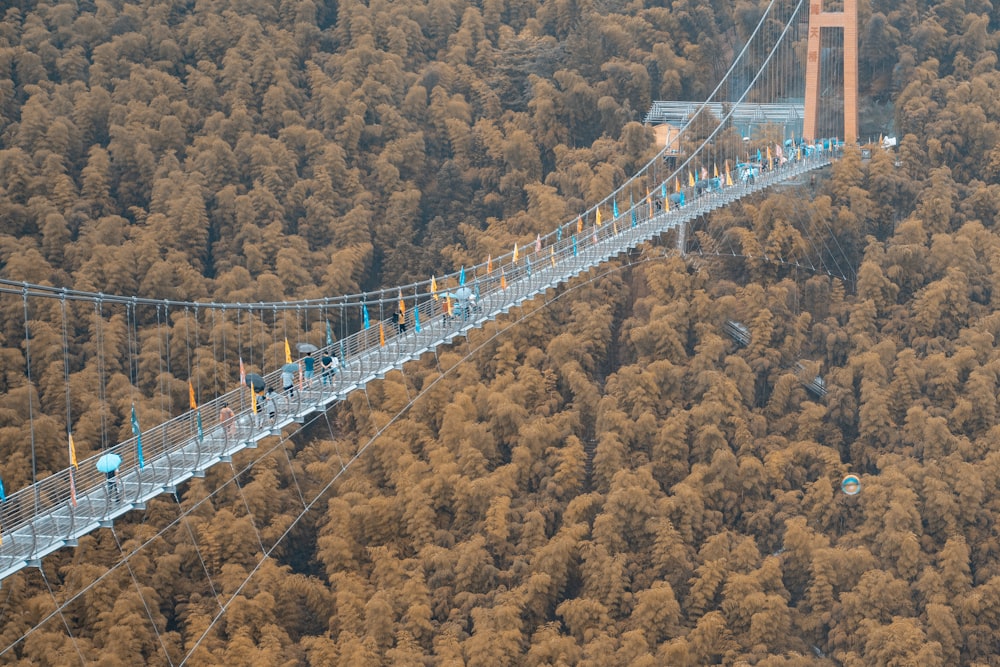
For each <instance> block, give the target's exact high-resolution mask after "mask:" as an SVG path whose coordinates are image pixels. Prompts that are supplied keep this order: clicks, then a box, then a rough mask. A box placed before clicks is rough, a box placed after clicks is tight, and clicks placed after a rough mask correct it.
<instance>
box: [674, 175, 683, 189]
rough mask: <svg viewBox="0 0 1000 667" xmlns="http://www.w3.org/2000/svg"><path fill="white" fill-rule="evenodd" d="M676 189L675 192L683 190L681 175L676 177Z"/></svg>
mask: <svg viewBox="0 0 1000 667" xmlns="http://www.w3.org/2000/svg"><path fill="white" fill-rule="evenodd" d="M674 191H675V192H680V191H681V177H680V176H678V177H677V178H675V179H674Z"/></svg>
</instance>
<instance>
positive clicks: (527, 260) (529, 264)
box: [524, 257, 531, 278]
mask: <svg viewBox="0 0 1000 667" xmlns="http://www.w3.org/2000/svg"><path fill="white" fill-rule="evenodd" d="M524 261H525V262H527V263H528V277H529V278H530V277H531V258H530V257H525V258H524Z"/></svg>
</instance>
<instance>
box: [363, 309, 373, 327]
mask: <svg viewBox="0 0 1000 667" xmlns="http://www.w3.org/2000/svg"><path fill="white" fill-rule="evenodd" d="M361 317H363V318H364V320H365V329H367V328H368V327H370V326H371V322H370V321H369V320H368V306H366V305H365V304H361Z"/></svg>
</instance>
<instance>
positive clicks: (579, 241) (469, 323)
mask: <svg viewBox="0 0 1000 667" xmlns="http://www.w3.org/2000/svg"><path fill="white" fill-rule="evenodd" d="M830 160H831V155H830V154H829V153H827V152H821V153H817V154H815V155H813V156H810V157H808V158H806V159H804V160H801V161H797V162H789V163H787V164H785V165H782V166H781V167H779V168H777V169H775V170H773V171H768V172H764V173H763V174H761V175H760V176H759V177H757V179H756V180H755V181H754V182H753V183H752V184H746V185H745V184H737V185H734V186H730V187H719V188H716V189H703V190H700V189H699V188H685V191H686V194H687V195H688V197H687V201H688V203H687V205H685V206H684V207H681V208H677V207H674V208H671V209H670V210H666V206H664V207H663V208H662V209H660V210H656V208H655V207H650V206H649V205H648V203H647V202H645V201H643V202H640V203H639V204H637V205H636V206H634V207H633V208H631V209H627V210H626V211H625V212H624V213H623V214H622V215H620V216H618V217H617V218H615V219H613V220H609V221H607V222H605V223H604V224H603V225H601V226H599V227H596V226H595V227H591V228H590V229H588V230H586V232H585V233H583V234H568V233H564V234H561V235H560V236H559V237H552V236H549V237H547V239H548V241H549V242H548V243H547V244H546V245H544V246H542V247H540V248H539V247H535V246H528V247H526V248H525V252H524V255H523V256H522V257H519V258H518V260H517V261H516V262H514V261H510V262H507V263H505V264H499V263H498V265H497V266H496V267H495V268H493V269H492V270H491V271H484V272H483V273H482V274H481V275H474V276H473V277H472V278H471V280H470V281H468V282H467V283H466V284H465V285H462V286H460V287H461V288H464V289H466V290H468V294H470V295H471V297H465V298H456V296H458V295H457V294H456V292H457V290H458V289H459V287H456V286H450V287H449V286H445V287H443V288H442V289H441V290H439V291H438V292H437V293H436V294H431V293H426V294H423V295H421V298H422V300H420V301H418V302H417V303H416V305H415V306H413V307H411V309H410V310H409V311H408V312H407V313H406V317H405V319H404V321H405V322H406V326H405V329H404V328H400V327H398V326H397V325H396V324H395V323H394V322H391V321H388V320H375V321H373V322H371V324H370V326H369V327H368V328H365V329H362V330H360V331H358V332H356V333H354V334H352V335H350V336H347V337H346V338H344V339H342V340H340V341H336V342H334V343H333V345H330V346H327V347H325V348H322V349H321V350H320V351H319V352H317V353H314V354H315V355H316V356H319V355H323V354H330V355H336V356H337V357H338V358H339V362H340V368H339V370H338V372H337V373H336V374H335V375H334V376H333V378H332V379H331V380H330V382H329V383H328V382H327V381H326V380H327V379H326V378H323V374H322V372H321V369H319V367H318V365H317V373H316V376H315V377H314V378H313V379H312V380H311V382H309V383H306V382H304V380H303V378H302V374H301V373H300V374H299V376H298V382H297V383H296V384H297V386H296V387H295V390H294V391H293V392H290V393H288V392H281V393H280V394H279V397H278V398H277V399H276V402H277V403H278V405H277V408H278V410H277V412H278V415H277V417H276V419H275V420H274V422H271V421H270V420H269V419H268V415H267V414H261V413H260V412H257V413H255V412H254V410H253V400H252V398H251V395H250V390H249V388H247V387H239V388H236V389H234V390H232V391H229V392H227V393H225V394H223V395H221V396H218V397H216V398H214V399H213V400H211V401H208V402H206V403H204V404H203V405H202V406H201V407H200V408H198V409H197V410H191V411H188V412H186V413H184V414H181V415H179V416H177V417H174V418H173V419H171V420H169V421H167V422H165V423H163V424H159V425H157V426H154V427H153V428H150V429H148V430H145V431H143V432H142V433H141V438H142V449H143V459H144V465H143V466H140V465H139V458H138V449H137V446H136V445H137V443H136V438H135V437H133V438H130V439H128V440H126V441H124V442H121V443H118V444H117V445H115V446H113V447H111V448H109V449H107V450H104V451H102V452H99V453H97V454H95V455H93V456H91V457H89V458H87V459H85V460H83V461H81V462H80V465H79V467H77V468H67V469H64V470H61V471H58V472H56V473H55V474H53V475H51V476H49V477H46V478H44V479H41V480H38V481H37V482H35V483H34V484H33V485H31V486H29V487H26V488H24V489H20V490H19V491H17V492H16V493H12V494H11V495H9V496H8V497H7V500H6V501H5V502H3V503H0V535H2V544H0V580H2V579H3V578H4V577H6V576H7V575H9V574H11V573H13V572H16V571H17V570H20V569H21V568H23V567H25V566H29V565H36V564H37V563H38V561H39V559H41V558H42V557H44V556H45V555H47V554H49V553H51V552H53V551H55V550H57V549H59V548H61V547H63V546H70V545H73V544H75V540H76V539H77V538H78V537H79V536H81V535H84V534H86V533H88V532H90V531H92V530H94V529H96V528H98V527H99V526H102V525H109V523H110V522H111V521H112V520H113V519H114V518H116V517H118V516H121V515H122V514H124V513H125V512H127V511H129V510H131V509H137V508H141V507H143V506H144V503H145V502H146V501H147V500H149V499H150V498H153V497H155V496H156V495H159V494H161V493H164V492H170V491H172V490H174V488H175V487H176V485H178V484H180V483H182V482H184V481H187V480H188V479H190V478H191V477H195V476H201V475H203V474H204V471H205V470H206V469H207V468H209V467H211V466H212V465H215V464H216V463H219V462H221V461H226V460H228V458H229V457H231V456H232V455H233V454H234V453H236V452H238V451H240V450H242V449H244V448H248V447H251V448H252V447H255V446H256V443H257V441H259V440H261V439H262V438H265V437H268V436H270V435H277V434H278V433H280V431H279V429H280V428H282V427H284V426H286V425H288V424H291V423H293V422H297V421H301V420H302V419H303V418H304V417H305V416H307V415H308V414H310V413H313V412H316V411H318V410H325V409H327V408H328V407H329V406H330V405H332V404H333V403H335V402H336V401H339V400H341V399H343V398H344V397H345V396H346V395H347V394H348V393H349V392H351V391H353V390H354V389H356V388H359V387H362V386H364V385H365V384H366V383H367V382H369V381H370V380H372V379H374V378H378V377H384V375H385V373H386V372H388V371H390V370H393V369H398V368H401V367H402V365H403V364H404V363H405V362H406V361H409V360H412V359H416V358H418V357H420V355H421V354H423V353H424V352H426V351H428V350H431V349H433V348H434V347H436V346H438V345H441V344H444V343H447V342H450V341H451V340H453V339H454V338H455V337H457V336H460V335H462V334H464V333H465V332H467V331H469V330H470V329H472V328H476V327H478V326H481V325H482V324H483V323H485V322H487V321H489V320H492V319H494V318H496V317H497V316H498V315H500V314H502V313H505V312H507V311H509V310H510V309H511V308H514V307H516V306H518V305H520V304H521V303H523V302H525V301H527V300H529V299H531V298H533V297H534V296H536V295H538V294H539V293H542V292H544V291H545V290H547V289H549V288H552V287H556V286H558V285H559V284H561V283H563V282H565V281H567V280H568V279H570V278H572V277H573V276H576V275H579V274H580V273H582V272H584V271H586V270H588V269H590V268H591V267H594V266H597V265H599V264H601V263H602V262H604V261H606V260H608V259H610V258H612V257H614V256H616V255H618V254H620V253H622V252H626V251H628V250H630V249H632V248H634V247H636V246H637V245H639V244H641V243H643V242H645V241H648V240H651V239H653V238H655V237H657V236H659V235H661V234H663V233H665V232H667V231H669V230H671V229H673V228H676V227H678V226H679V225H682V224H684V223H686V222H687V221H689V220H691V219H693V218H696V217H698V216H701V215H703V214H705V213H707V212H709V211H712V210H714V209H717V208H720V207H723V206H726V205H728V204H730V203H732V202H733V201H736V200H738V199H740V198H742V197H745V196H747V195H748V194H751V193H754V192H757V191H760V190H763V189H765V188H767V187H769V186H771V185H773V184H775V183H777V182H781V181H784V180H788V179H792V178H794V177H796V176H797V175H799V174H801V173H804V172H806V171H810V170H812V169H817V168H820V167H822V166H824V165H826V164H829V162H830ZM458 294H461V295H464V294H465V293H458ZM435 296H436V298H435ZM449 306H450V312H449ZM414 310H415V311H416V314H414V312H413V311H414ZM418 323H419V325H418ZM280 374H281V370H280V369H279V370H275V371H272V372H270V373H267V374H265V375H264V376H263V377H264V379H265V384H266V385H267V386H269V387H275V388H280V387H281V384H280V382H279V380H280ZM224 403H228V405H229V406H230V407H231V409H233V411H234V412H235V417H234V418H233V419H232V420H231V421H228V422H227V423H221V422H220V421H219V410H220V408H221V407H222V405H223V404H224ZM266 411H267V410H266V409H265V412H266ZM199 423H200V426H199ZM108 452H113V453H115V454H118V455H119V456H121V458H122V463H121V465H120V467H119V469H118V473H117V478H116V480H115V481H114V483H113V484H114V485H113V486H109V483H108V482H109V480H108V479H107V478H106V476H105V474H103V473H101V472H99V471H98V470H97V468H96V461H97V459H98V458H99V457H100V456H102V455H104V454H106V453H108Z"/></svg>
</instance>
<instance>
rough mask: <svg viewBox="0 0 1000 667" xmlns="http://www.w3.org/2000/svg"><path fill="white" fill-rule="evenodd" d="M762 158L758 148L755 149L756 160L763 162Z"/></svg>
mask: <svg viewBox="0 0 1000 667" xmlns="http://www.w3.org/2000/svg"><path fill="white" fill-rule="evenodd" d="M763 161H764V159H763V158H762V157H761V156H760V149H759V148H758V149H757V162H763Z"/></svg>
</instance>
